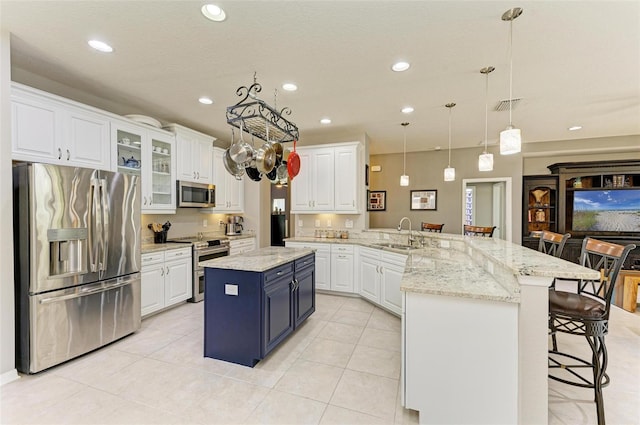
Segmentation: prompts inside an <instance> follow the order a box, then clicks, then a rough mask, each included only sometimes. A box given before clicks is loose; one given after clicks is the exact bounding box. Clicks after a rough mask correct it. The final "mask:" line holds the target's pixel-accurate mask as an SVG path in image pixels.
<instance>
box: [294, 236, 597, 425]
mask: <svg viewBox="0 0 640 425" xmlns="http://www.w3.org/2000/svg"><path fill="white" fill-rule="evenodd" d="M412 235H413V237H417V239H418V240H421V241H422V243H421V245H422V246H419V247H408V245H406V241H407V236H408V233H407V232H401V233H400V232H397V231H395V230H392V229H370V230H367V231H364V232H362V233H361V234H359V235H358V237H356V238H353V239H348V240H346V241H344V240H329V239H324V240H321V239H319V238H302V237H301V238H293V239H290V240H289V241H291V242H293V243H295V244H313V243H314V242H315V244H316V245H325V244H331V249H333V247H334V246H336V247H337V246H344V244H345V243H349V244H350V245H353V246H354V247H356V249H355V250H354V252H355V257H356V259H355V263H356V265H355V270H356V271H358V272H359V273H361V274H362V272H363V271H365V270H366V268H365V267H362V264H364V263H365V256H364V255H363V253H364V252H368V251H370V250H374V251H379V252H382V253H383V254H384V253H385V252H387V253H392V252H393V253H396V254H400V253H403V254H404V255H405V257H406V260H405V264H404V269H403V272H402V273H401V279H400V284H399V290H400V291H401V295H399V297H400V298H401V300H402V312H401V318H402V343H401V345H402V346H401V350H402V353H403V354H402V362H403V364H402V368H401V371H402V379H401V388H402V394H403V403H402V404H403V406H404V407H406V408H409V409H413V410H417V411H419V412H420V413H421V414H420V423H430V424H444V423H451V424H454V423H455V424H458V423H514V424H515V423H518V424H543V423H547V416H548V378H547V350H548V347H547V346H548V330H547V323H548V317H547V316H548V287H549V286H550V284H551V282H552V280H553V278H554V277H564V278H583V279H597V278H599V273H598V272H596V271H594V270H591V269H588V268H584V267H582V266H579V265H577V264H574V263H570V262H567V261H565V260H562V259H558V258H555V257H552V256H549V255H546V254H542V253H540V252H537V251H535V250H532V249H529V248H526V247H522V246H520V245H516V244H513V243H510V242H506V241H503V240H500V239H494V238H484V237H469V236H462V235H453V234H446V233H442V234H438V233H428V232H416V231H413V233H412ZM289 241H288V242H289ZM383 268H385V269H386V268H388V266H385V267H383ZM362 277H363V276H357V277H356V281H357V280H358V279H360V280H362ZM382 287H383V288H384V289H381V291H384V290H386V291H391V290H392V288H391V287H388V286H386V284H385V283H383V284H382ZM362 290H363V288H362V285H360V289H359V291H360V292H359V293H360V295H362V296H364V297H365V298H369V297H366V294H363V292H362Z"/></svg>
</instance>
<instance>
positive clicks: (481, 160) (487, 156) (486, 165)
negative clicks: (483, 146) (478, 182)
mask: <svg viewBox="0 0 640 425" xmlns="http://www.w3.org/2000/svg"><path fill="white" fill-rule="evenodd" d="M478 170H479V171H492V170H493V154H492V153H486V152H485V153H483V154H481V155H480V156H479V157H478Z"/></svg>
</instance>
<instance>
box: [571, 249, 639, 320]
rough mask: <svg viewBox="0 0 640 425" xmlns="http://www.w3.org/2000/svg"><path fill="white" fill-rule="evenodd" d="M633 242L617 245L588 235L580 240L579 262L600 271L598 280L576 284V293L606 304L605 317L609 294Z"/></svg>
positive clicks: (609, 301)
mask: <svg viewBox="0 0 640 425" xmlns="http://www.w3.org/2000/svg"><path fill="white" fill-rule="evenodd" d="M635 247H636V246H635V245H634V244H629V245H618V244H614V243H611V242H604V241H601V240H598V239H593V238H590V237H586V238H584V240H583V241H582V250H581V252H580V264H581V265H583V266H584V267H589V268H590V269H593V270H599V271H600V280H582V281H580V282H579V285H578V293H579V294H582V295H588V296H589V297H591V298H595V299H598V300H600V301H601V302H602V303H604V304H606V317H605V318H608V317H609V307H610V304H611V295H612V294H613V288H614V286H615V284H616V279H617V278H618V273H619V272H620V269H621V268H622V265H623V263H624V261H625V260H626V259H627V255H629V252H630V251H631V250H633V249H635Z"/></svg>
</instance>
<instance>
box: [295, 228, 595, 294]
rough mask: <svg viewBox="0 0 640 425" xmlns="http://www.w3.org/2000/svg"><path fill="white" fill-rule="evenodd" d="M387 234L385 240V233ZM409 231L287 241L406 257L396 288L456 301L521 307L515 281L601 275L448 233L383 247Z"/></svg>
mask: <svg viewBox="0 0 640 425" xmlns="http://www.w3.org/2000/svg"><path fill="white" fill-rule="evenodd" d="M385 233H386V234H388V235H389V236H390V237H389V238H388V239H386V238H384V234H385ZM407 233H408V231H405V232H397V230H395V229H374V230H371V229H370V230H367V231H366V232H363V235H365V236H368V237H365V238H354V239H327V238H314V237H296V238H289V239H287V240H288V241H292V242H311V243H314V242H315V243H348V244H355V245H360V246H366V247H369V248H376V249H382V250H385V251H390V252H395V253H400V254H406V255H407V262H406V267H405V271H404V275H403V278H402V282H401V286H400V289H401V290H402V291H405V292H416V293H425V294H435V295H447V296H454V297H466V298H475V299H483V300H494V301H503V302H519V300H520V284H519V283H518V277H522V276H534V277H565V278H573V279H597V278H598V277H599V273H598V272H597V271H594V270H591V269H589V268H586V267H582V266H580V265H578V264H574V263H571V262H568V261H565V260H562V259H560V258H555V257H552V256H550V255H547V254H543V253H540V252H538V251H535V250H532V249H530V248H527V247H523V246H520V245H517V244H513V243H511V242H507V241H504V240H500V239H493V238H483V237H470V236H463V235H457V234H447V233H430V232H419V231H413V234H414V236H418V237H423V238H424V242H425V246H424V247H422V248H418V249H412V250H406V249H396V248H392V247H387V246H381V244H385V243H394V242H395V243H405V239H404V238H405V237H406V236H407Z"/></svg>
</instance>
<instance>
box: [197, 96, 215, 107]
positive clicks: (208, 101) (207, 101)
mask: <svg viewBox="0 0 640 425" xmlns="http://www.w3.org/2000/svg"><path fill="white" fill-rule="evenodd" d="M198 102H200V103H202V104H203V105H211V104H212V103H213V100H211V99H210V98H208V97H206V96H202V97H201V98H200V99H198Z"/></svg>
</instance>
